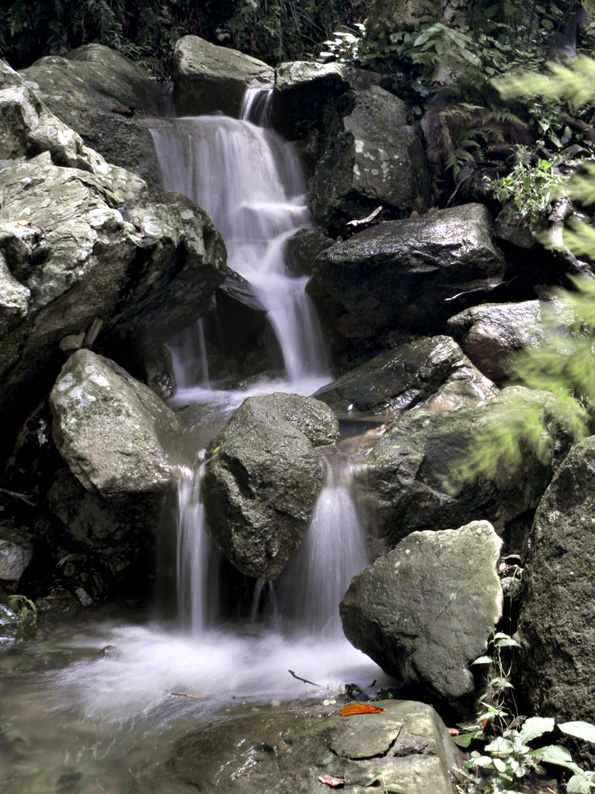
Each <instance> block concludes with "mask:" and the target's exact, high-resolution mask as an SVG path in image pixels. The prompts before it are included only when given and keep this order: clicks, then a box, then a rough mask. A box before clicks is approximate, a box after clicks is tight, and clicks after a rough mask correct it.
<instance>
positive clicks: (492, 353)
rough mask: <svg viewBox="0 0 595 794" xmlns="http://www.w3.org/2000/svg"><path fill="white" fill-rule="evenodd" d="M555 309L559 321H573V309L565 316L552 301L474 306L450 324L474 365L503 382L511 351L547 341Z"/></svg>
mask: <svg viewBox="0 0 595 794" xmlns="http://www.w3.org/2000/svg"><path fill="white" fill-rule="evenodd" d="M554 311H556V312H557V315H558V317H559V321H560V324H562V323H564V322H566V323H567V324H568V325H569V324H570V323H572V313H571V312H568V313H567V314H568V316H566V317H564V315H563V314H560V311H563V310H562V309H561V308H560V307H554V305H553V304H551V303H542V302H541V301H524V302H523V303H493V304H484V305H482V306H472V307H471V308H470V309H466V310H465V311H464V312H461V313H460V314H457V315H455V316H454V317H451V318H450V320H449V321H448V324H447V327H448V330H449V331H450V333H451V334H452V335H453V336H454V337H455V339H457V341H458V342H459V344H460V345H461V347H462V348H463V350H464V351H465V353H466V354H467V355H468V356H469V358H470V359H471V360H472V361H473V362H474V364H475V365H476V366H477V367H479V369H480V370H481V371H482V372H483V373H485V374H486V375H487V376H488V378H491V379H492V380H495V381H501V380H504V379H506V378H507V377H508V376H509V374H508V373H507V368H506V365H507V361H508V360H509V359H510V356H511V355H512V354H514V353H518V352H519V351H520V350H523V349H525V348H531V347H539V346H541V345H543V344H545V341H546V333H545V327H546V326H545V325H544V322H548V320H549V321H550V322H551V317H552V314H553V312H554Z"/></svg>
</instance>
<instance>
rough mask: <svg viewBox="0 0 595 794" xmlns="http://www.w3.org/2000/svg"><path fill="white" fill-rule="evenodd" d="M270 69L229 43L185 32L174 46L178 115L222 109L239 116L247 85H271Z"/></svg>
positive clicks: (271, 74) (230, 114) (198, 113)
mask: <svg viewBox="0 0 595 794" xmlns="http://www.w3.org/2000/svg"><path fill="white" fill-rule="evenodd" d="M272 83H273V69H272V67H270V66H268V65H267V64H266V63H264V62H263V61H259V60H257V59H256V58H252V57H251V56H249V55H244V54H243V53H241V52H238V51H237V50H232V49H231V48H230V47H218V46H217V45H215V44H210V43H209V42H208V41H205V40H204V39H201V38H199V37H198V36H184V37H183V38H181V39H180V40H179V41H178V42H177V43H176V46H175V49H174V101H175V107H176V112H177V114H178V116H200V115H202V114H205V113H214V112H222V113H225V115H226V116H234V117H235V118H238V116H239V114H240V108H241V104H242V98H243V96H244V93H245V91H246V89H247V88H251V87H259V86H263V85H264V86H267V85H270V86H272Z"/></svg>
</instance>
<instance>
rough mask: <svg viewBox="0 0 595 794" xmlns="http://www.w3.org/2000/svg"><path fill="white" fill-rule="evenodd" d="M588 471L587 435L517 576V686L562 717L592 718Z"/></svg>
mask: <svg viewBox="0 0 595 794" xmlns="http://www.w3.org/2000/svg"><path fill="white" fill-rule="evenodd" d="M594 472H595V437H594V436H591V437H590V438H586V439H585V440H584V441H582V442H581V443H580V444H577V445H576V446H575V447H573V449H572V450H571V452H570V454H569V455H568V457H567V458H566V460H565V461H564V463H563V464H562V465H561V466H560V468H559V470H558V472H557V473H556V476H555V477H554V479H553V480H552V483H551V485H550V487H549V488H548V490H547V491H546V494H545V496H544V497H543V499H542V501H541V504H540V505H539V508H538V510H537V513H536V514H535V521H534V524H533V530H532V535H531V547H530V553H529V558H528V560H527V564H526V568H525V572H524V577H523V580H524V583H525V594H524V597H523V601H522V608H521V617H520V623H519V634H520V640H521V645H522V649H521V651H520V654H521V660H520V664H519V665H518V667H517V669H518V673H519V676H520V681H518V688H519V689H518V691H520V692H522V693H523V695H524V696H525V698H526V700H527V701H528V706H529V708H530V709H531V710H532V711H533V712H534V713H536V714H540V715H543V716H555V717H556V719H558V720H559V721H561V722H563V721H564V720H586V721H589V722H595V698H594V696H593V680H594V678H595V636H594V634H593V625H594V621H595V587H594V584H593V556H594V555H595V478H594V476H593V475H594ZM582 750H583V751H584V750H585V748H584V745H583V747H582ZM590 762H591V763H592V762H593V758H592V756H591V759H590Z"/></svg>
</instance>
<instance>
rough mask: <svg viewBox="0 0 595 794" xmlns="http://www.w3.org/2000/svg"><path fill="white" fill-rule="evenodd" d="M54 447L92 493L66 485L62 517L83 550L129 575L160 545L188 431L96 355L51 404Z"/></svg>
mask: <svg viewBox="0 0 595 794" xmlns="http://www.w3.org/2000/svg"><path fill="white" fill-rule="evenodd" d="M50 403H51V408H52V413H53V416H54V426H53V435H54V441H55V443H56V446H57V448H58V451H59V452H60V454H61V456H62V457H63V459H64V460H65V461H66V463H67V464H68V467H69V469H70V471H71V472H72V473H73V474H74V476H75V477H76V479H77V480H78V482H79V483H80V484H81V485H82V486H83V488H84V490H85V492H83V491H82V490H81V489H79V488H77V487H76V484H74V483H72V482H70V481H69V480H68V478H67V477H64V476H62V477H60V478H59V479H58V481H57V483H56V484H55V485H54V487H53V489H52V492H51V493H50V504H53V505H54V512H56V514H57V515H58V516H59V517H60V518H61V519H62V521H63V522H64V523H65V524H66V525H68V529H69V532H70V533H71V534H72V536H73V537H74V538H75V540H77V541H78V542H81V543H83V544H84V545H86V546H87V547H89V548H91V549H92V550H94V551H95V552H96V553H97V554H98V555H99V558H100V559H101V561H102V562H103V563H104V564H105V565H106V567H107V568H108V569H110V570H111V572H112V573H114V574H118V573H121V572H122V571H123V570H124V569H125V568H126V567H127V566H128V565H129V564H130V562H131V560H134V558H135V557H136V556H138V554H139V553H140V552H141V551H142V550H143V549H146V548H147V546H149V545H150V544H151V542H152V534H153V532H154V531H155V529H156V526H157V523H158V521H159V514H160V507H161V503H162V501H163V497H164V496H165V494H166V493H167V492H168V491H169V490H170V489H171V488H172V487H173V485H174V483H175V482H176V480H177V468H176V466H175V461H174V460H173V459H172V456H171V450H173V449H175V448H176V444H175V441H176V437H177V436H178V435H179V434H180V433H181V431H182V426H181V424H180V423H179V421H178V419H177V417H176V415H175V414H174V413H173V412H172V411H171V410H170V409H169V408H168V407H167V406H166V405H165V404H164V403H162V402H161V400H159V398H158V397H157V396H156V395H155V394H154V393H153V392H152V391H151V390H150V389H149V388H148V387H147V386H145V385H144V384H142V383H139V382H138V381H135V380H134V379H133V378H132V377H130V375H128V373H126V372H125V371H124V370H123V369H122V368H121V367H118V366H117V365H116V364H114V363H113V362H111V361H109V360H107V359H105V358H103V357H102V356H98V355H96V354H94V353H92V352H90V351H89V350H80V351H78V352H77V353H74V354H73V355H72V356H71V358H70V359H69V360H68V362H67V363H66V364H65V365H64V367H63V368H62V371H61V373H60V376H59V378H58V380H57V381H56V384H55V386H54V388H53V390H52V393H51V396H50Z"/></svg>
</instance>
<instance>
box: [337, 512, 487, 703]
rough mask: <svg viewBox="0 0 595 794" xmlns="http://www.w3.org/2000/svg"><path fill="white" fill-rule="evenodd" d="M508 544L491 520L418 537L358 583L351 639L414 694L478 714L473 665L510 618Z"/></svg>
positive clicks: (349, 620)
mask: <svg viewBox="0 0 595 794" xmlns="http://www.w3.org/2000/svg"><path fill="white" fill-rule="evenodd" d="M501 545H502V541H501V540H500V538H499V537H498V536H497V535H496V533H495V532H494V528H493V527H492V525H491V524H490V523H489V522H487V521H473V522H471V523H470V524H467V525H466V526H463V527H460V528H459V529H447V530H442V531H439V532H413V533H411V535H409V536H408V537H407V538H405V540H403V541H401V543H399V544H398V546H397V547H396V548H395V549H393V551H391V552H389V553H388V554H387V555H385V556H383V557H380V558H378V559H377V560H376V562H374V563H373V564H372V565H370V566H369V567H368V568H366V570H365V571H363V572H362V573H361V574H358V575H357V576H355V577H354V579H353V580H352V582H351V585H350V587H349V590H348V591H347V593H346V595H345V598H344V599H343V601H342V602H341V619H342V621H343V629H344V631H345V636H346V637H347V639H348V640H349V641H350V642H351V643H352V644H353V645H355V647H356V648H359V649H360V650H362V651H364V653H367V654H368V656H370V657H371V658H372V659H373V660H374V661H375V662H376V663H377V664H379V665H380V666H381V667H382V669H383V670H384V671H385V672H387V673H389V674H390V675H394V676H395V677H396V678H398V679H399V680H400V681H402V682H403V684H404V685H405V686H407V687H408V688H410V689H411V690H412V691H413V692H419V693H420V694H421V695H422V696H424V697H425V698H427V697H429V698H431V700H432V701H433V702H434V704H435V705H436V704H438V705H439V706H440V705H442V706H444V705H447V706H448V707H450V708H453V709H454V710H455V711H460V710H462V713H463V714H464V713H465V712H466V711H470V710H471V708H472V706H473V705H474V704H473V695H474V690H475V684H474V679H473V675H472V673H471V670H470V669H469V665H470V664H471V662H473V661H474V660H475V659H477V657H479V656H481V654H482V653H485V651H486V650H487V647H488V641H489V638H490V635H491V634H492V632H493V629H494V626H495V625H496V624H497V623H498V621H499V620H500V617H501V616H502V589H501V587H500V580H499V578H498V572H497V562H498V558H499V553H500V547H501Z"/></svg>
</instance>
